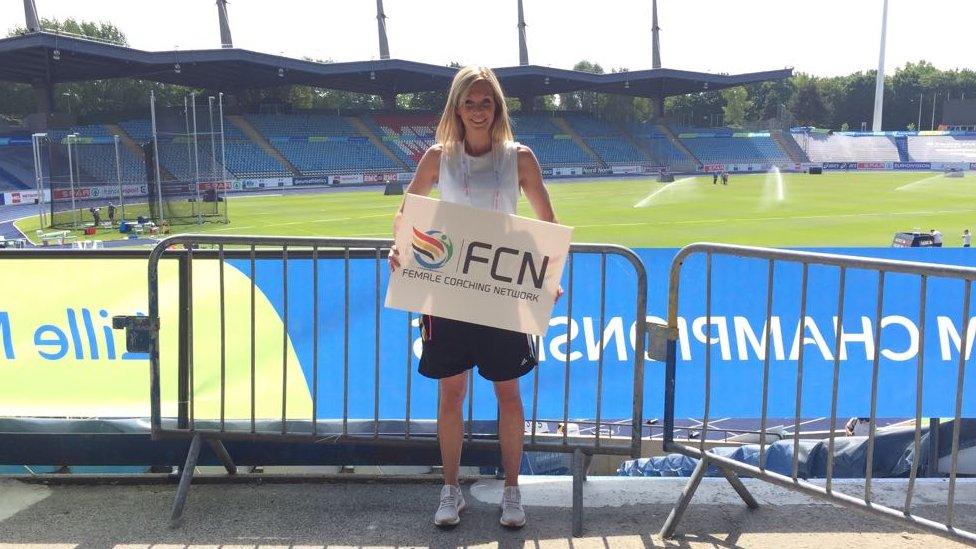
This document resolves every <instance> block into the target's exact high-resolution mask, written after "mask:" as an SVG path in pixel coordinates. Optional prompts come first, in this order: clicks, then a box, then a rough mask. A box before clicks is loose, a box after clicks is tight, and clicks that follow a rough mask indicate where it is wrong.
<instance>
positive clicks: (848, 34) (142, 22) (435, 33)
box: [0, 0, 976, 76]
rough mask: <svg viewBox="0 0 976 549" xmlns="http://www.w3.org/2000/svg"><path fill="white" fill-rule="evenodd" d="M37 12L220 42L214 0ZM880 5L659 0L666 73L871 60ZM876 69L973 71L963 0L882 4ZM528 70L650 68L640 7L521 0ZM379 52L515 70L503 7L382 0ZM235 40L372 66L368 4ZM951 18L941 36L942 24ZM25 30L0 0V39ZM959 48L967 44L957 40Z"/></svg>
mask: <svg viewBox="0 0 976 549" xmlns="http://www.w3.org/2000/svg"><path fill="white" fill-rule="evenodd" d="M35 2H36V5H37V9H38V12H39V14H40V15H41V17H57V18H60V19H63V18H66V17H74V18H76V19H85V20H95V21H111V22H112V23H114V24H115V25H116V26H118V27H119V28H120V29H121V30H122V31H123V32H124V33H125V34H126V36H127V37H128V39H129V43H130V44H131V45H132V46H133V47H136V48H139V49H144V50H169V49H174V48H178V49H184V50H185V49H206V48H215V47H219V43H220V34H219V30H218V26H217V8H216V5H215V0H158V1H157V0H35ZM882 2H883V0H803V1H800V0H658V18H659V25H660V27H661V58H662V64H663V66H664V67H666V68H674V69H683V70H694V71H706V72H725V73H732V74H736V73H743V72H752V71H762V70H771V69H780V68H784V67H793V68H794V69H795V70H797V71H800V72H806V73H810V74H815V75H823V76H832V75H842V74H850V73H852V72H856V71H866V70H873V69H875V68H877V65H878V53H879V36H880V31H881V13H882ZM889 4H890V5H889V16H888V48H887V52H886V57H885V70H886V71H887V72H891V71H893V70H894V69H895V67H898V66H902V65H904V64H905V63H906V62H909V61H918V60H920V59H925V60H927V61H929V62H931V63H933V64H934V65H935V66H936V67H939V68H941V69H955V68H970V69H973V68H976V58H974V57H973V55H972V52H973V51H974V50H973V46H972V42H971V39H970V38H966V37H965V35H966V34H968V33H969V32H970V30H971V29H970V27H971V24H972V22H973V21H976V1H974V0H924V1H923V0H890V3H889ZM524 5H525V18H526V23H527V25H528V26H527V28H526V32H527V42H528V49H529V61H530V62H531V63H532V64H536V65H548V66H552V67H556V68H563V69H570V68H572V67H573V65H574V64H575V63H576V62H578V61H580V60H582V59H586V60H589V61H593V62H597V63H600V64H601V65H602V66H603V67H604V68H605V69H608V70H609V69H610V68H627V69H630V70H639V69H646V68H650V66H651V31H650V28H651V0H588V1H587V0H524ZM384 8H385V11H386V14H387V18H388V19H387V31H388V34H389V40H390V53H391V56H392V57H394V58H398V59H408V60H411V61H421V62H426V63H432V64H439V65H446V64H448V63H450V62H452V61H457V62H460V63H463V64H477V65H486V66H490V67H503V66H511V65H517V64H518V31H517V27H516V23H517V16H516V0H384ZM228 13H229V17H230V24H231V31H232V33H233V39H234V45H235V46H236V47H239V48H244V49H250V50H255V51H261V52H266V53H273V54H284V55H287V56H289V57H306V56H307V57H312V58H316V59H329V60H332V61H361V60H368V59H374V58H378V57H379V47H378V41H377V33H376V2H375V1H374V0H229V2H228ZM954 22H958V23H960V25H959V26H957V27H955V28H953V27H954V25H955V23H954ZM23 25H24V11H23V2H22V0H0V30H9V29H12V28H14V27H16V26H23ZM966 42H969V43H968V44H966Z"/></svg>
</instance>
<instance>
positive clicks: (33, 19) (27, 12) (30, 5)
mask: <svg viewBox="0 0 976 549" xmlns="http://www.w3.org/2000/svg"><path fill="white" fill-rule="evenodd" d="M24 20H25V21H26V23H27V32H41V22H40V20H38V18H37V6H35V5H34V0H24Z"/></svg>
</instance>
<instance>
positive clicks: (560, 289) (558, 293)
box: [556, 284, 563, 303]
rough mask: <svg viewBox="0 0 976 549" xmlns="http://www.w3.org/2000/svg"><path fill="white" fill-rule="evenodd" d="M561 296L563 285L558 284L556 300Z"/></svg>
mask: <svg viewBox="0 0 976 549" xmlns="http://www.w3.org/2000/svg"><path fill="white" fill-rule="evenodd" d="M562 296H563V285H562V284H560V285H559V286H556V302H557V303H558V302H559V298H560V297H562Z"/></svg>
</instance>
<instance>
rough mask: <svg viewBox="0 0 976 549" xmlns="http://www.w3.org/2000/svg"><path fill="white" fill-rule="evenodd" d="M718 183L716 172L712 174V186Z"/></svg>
mask: <svg viewBox="0 0 976 549" xmlns="http://www.w3.org/2000/svg"><path fill="white" fill-rule="evenodd" d="M716 183H718V172H712V185H715V184H716Z"/></svg>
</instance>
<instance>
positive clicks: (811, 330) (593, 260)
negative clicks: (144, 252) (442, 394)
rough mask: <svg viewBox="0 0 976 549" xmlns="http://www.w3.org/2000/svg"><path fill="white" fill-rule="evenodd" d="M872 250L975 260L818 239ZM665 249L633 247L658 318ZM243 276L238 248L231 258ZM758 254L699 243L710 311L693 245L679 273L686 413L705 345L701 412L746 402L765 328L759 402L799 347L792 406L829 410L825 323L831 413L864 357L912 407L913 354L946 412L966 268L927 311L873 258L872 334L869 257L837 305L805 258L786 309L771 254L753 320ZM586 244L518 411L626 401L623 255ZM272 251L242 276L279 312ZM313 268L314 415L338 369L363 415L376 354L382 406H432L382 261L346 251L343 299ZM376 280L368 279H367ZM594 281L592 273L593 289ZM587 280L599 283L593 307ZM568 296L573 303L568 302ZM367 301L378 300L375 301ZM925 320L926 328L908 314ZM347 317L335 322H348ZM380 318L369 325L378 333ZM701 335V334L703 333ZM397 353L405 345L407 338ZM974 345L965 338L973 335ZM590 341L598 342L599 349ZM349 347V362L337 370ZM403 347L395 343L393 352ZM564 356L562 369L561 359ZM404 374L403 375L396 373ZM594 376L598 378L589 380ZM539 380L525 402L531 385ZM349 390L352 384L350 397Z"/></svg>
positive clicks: (728, 412)
mask: <svg viewBox="0 0 976 549" xmlns="http://www.w3.org/2000/svg"><path fill="white" fill-rule="evenodd" d="M816 251H821V252H828V253H842V254H848V255H860V256H870V257H880V258H892V259H901V260H914V261H924V262H931V263H949V264H957V265H968V266H973V265H976V255H974V254H973V252H972V251H971V250H969V249H946V248H941V249H937V248H933V249H890V248H879V249H866V248H857V249H818V250H816ZM676 252H677V250H675V249H640V250H638V254H639V255H640V257H641V259H642V260H643V262H644V264H645V266H646V269H647V272H648V281H649V289H648V318H649V320H652V321H655V322H663V321H664V318H665V317H666V315H667V309H666V307H667V292H668V271H669V268H670V265H671V261H672V259H673V257H674V255H675V253H676ZM230 264H232V265H234V266H235V267H236V268H237V269H238V270H239V271H240V272H241V273H243V274H244V275H245V276H249V273H250V270H249V269H250V266H249V263H248V262H246V261H230ZM767 268H768V263H767V262H766V261H760V260H748V259H733V258H723V257H717V256H716V257H715V258H713V265H712V269H713V271H712V272H713V281H712V311H711V317H710V321H711V322H710V323H709V325H708V326H707V325H706V323H707V322H708V319H707V317H706V311H705V280H704V272H705V269H704V258H703V257H692V258H690V259H689V260H688V261H687V262H686V263H685V266H684V270H683V271H682V272H683V274H682V277H681V293H680V295H681V299H680V306H679V319H678V324H679V332H680V341H679V343H678V346H677V347H678V348H677V355H678V356H677V394H676V410H675V411H676V414H677V415H678V416H679V417H700V416H701V415H702V408H703V398H704V395H703V380H704V364H705V356H706V353H708V352H710V353H711V367H712V384H711V385H712V388H713V393H712V397H711V413H712V416H713V417H718V416H728V417H758V416H759V414H760V409H761V408H760V406H761V395H762V372H763V357H764V349H765V342H766V339H767V335H766V332H767V331H768V339H769V347H770V349H769V351H770V363H769V372H770V375H769V411H768V413H769V415H770V416H771V417H777V416H779V417H783V416H788V417H792V415H793V411H794V406H795V395H796V387H797V370H798V368H797V363H798V359H799V358H800V356H801V354H802V356H803V379H802V390H803V401H802V415H803V416H804V417H820V416H827V415H829V414H830V404H831V387H832V380H833V372H834V350H835V346H836V344H837V341H838V338H839V342H840V353H839V364H840V368H839V372H840V374H839V391H838V413H839V415H841V416H843V417H847V416H865V415H867V412H868V410H869V405H870V394H871V373H872V371H873V368H874V361H875V358H876V357H877V360H878V371H879V383H878V394H879V395H880V398H879V399H878V415H879V416H880V417H908V416H914V413H915V380H916V372H917V370H916V368H917V365H918V359H919V355H920V353H921V354H922V356H923V358H924V375H923V378H924V391H923V394H924V398H923V414H924V415H926V416H949V415H953V414H954V406H955V397H956V390H955V388H956V383H957V379H958V368H959V365H960V347H961V342H962V336H961V333H962V329H963V328H962V326H963V322H964V317H971V316H972V312H971V311H963V310H962V301H963V298H962V296H963V290H964V283H963V282H961V281H952V280H944V279H935V278H932V279H929V280H928V281H927V291H926V301H925V316H924V318H920V317H919V310H920V283H919V279H918V277H911V276H907V275H899V274H887V275H886V276H885V277H884V287H883V307H882V314H881V317H880V339H878V340H876V338H875V333H876V330H877V328H878V322H879V319H878V318H877V317H876V310H877V295H878V275H877V274H876V273H871V272H867V271H858V270H849V271H848V272H847V273H846V283H845V299H844V303H843V315H842V318H837V316H838V314H837V310H838V289H839V269H837V268H827V267H810V269H809V273H808V297H807V303H806V314H805V315H804V318H803V319H802V320H801V318H800V295H801V291H800V287H801V280H802V269H801V267H800V266H798V265H789V264H781V265H778V266H777V268H776V270H775V282H774V287H773V291H772V296H773V299H772V309H771V310H772V314H771V320H770V322H769V325H768V326H766V306H767V304H766V295H767V287H766V277H767ZM601 271H602V269H601V264H600V259H599V256H596V255H594V256H588V255H576V256H575V259H574V261H573V265H572V269H570V268H569V266H567V269H566V272H565V273H564V278H563V283H562V284H563V286H564V287H565V288H567V289H568V288H570V283H569V282H570V281H569V277H570V273H572V282H573V284H572V292H567V294H566V295H565V296H564V297H563V298H562V299H561V300H560V301H559V302H558V303H557V305H556V308H555V310H554V312H553V317H552V320H551V321H550V324H549V326H550V328H549V331H548V332H547V334H546V336H545V337H543V338H542V339H541V342H540V343H541V345H540V349H539V350H540V355H541V356H540V367H539V368H538V369H537V373H535V372H534V373H532V374H530V375H528V376H525V377H524V378H523V379H522V391H523V396H524V398H525V403H526V407H527V414H528V413H530V412H531V409H532V406H535V407H536V409H537V416H538V417H539V418H561V417H562V415H563V396H564V394H565V393H566V392H567V391H568V394H569V399H568V402H569V416H570V417H571V418H577V419H581V418H593V417H595V416H596V402H597V387H598V385H599V387H600V388H601V394H600V399H599V400H600V402H601V405H602V413H601V416H602V418H604V419H605V420H611V419H614V418H627V417H630V414H631V407H632V402H633V360H634V342H635V337H636V334H635V328H634V321H635V305H634V300H635V297H636V291H637V290H636V279H635V274H634V272H633V268H632V267H631V266H630V264H629V263H628V262H627V261H626V260H624V259H623V258H622V257H617V256H612V255H611V256H608V257H607V261H606V266H605V277H602V276H601ZM281 273H282V268H281V262H280V261H278V260H259V261H257V267H256V277H255V278H256V283H257V286H258V288H259V289H260V290H261V291H262V292H263V294H264V295H265V296H266V297H267V299H268V300H269V302H270V303H271V304H272V306H273V307H274V309H275V310H276V311H277V312H278V314H279V315H280V316H281V317H282V318H284V306H283V305H284V293H283V292H284V287H283V285H282V278H281V276H282V275H281ZM318 276H319V304H318V307H319V309H318V310H319V333H318V349H319V352H318V357H317V363H318V368H319V371H318V375H317V379H318V387H313V386H312V385H313V384H312V380H313V377H315V376H313V368H312V365H313V363H314V362H316V361H315V360H314V358H313V345H314V338H313V333H312V330H313V323H312V321H311V318H312V311H313V302H312V300H311V299H310V296H311V295H312V265H311V262H310V261H308V260H291V261H289V266H288V319H287V327H288V335H289V339H290V341H291V344H292V345H293V347H294V349H295V353H296V356H297V359H298V361H299V363H300V366H301V370H302V371H303V372H304V374H305V381H306V383H307V384H308V387H309V392H310V393H311V394H314V395H317V397H318V398H317V410H318V415H319V417H320V418H328V417H341V415H342V409H341V407H342V402H343V398H342V391H343V379H344V376H348V382H349V387H350V391H351V393H350V394H352V395H354V398H352V399H351V401H350V409H349V415H350V417H368V418H371V417H373V410H374V405H376V404H377V403H376V402H375V398H374V393H375V392H376V388H377V379H376V376H375V365H376V364H379V371H380V373H379V376H378V384H379V386H378V388H379V391H378V393H379V395H380V398H379V402H378V407H379V410H380V417H382V418H402V417H403V416H404V410H405V406H406V392H407V387H408V386H409V387H410V393H411V398H410V403H411V409H410V414H411V417H412V418H418V419H420V418H434V417H436V405H437V392H436V383H435V382H434V381H433V380H429V379H426V378H423V377H421V376H420V375H419V374H417V372H416V367H417V360H418V358H419V356H420V351H421V341H420V332H419V328H418V326H419V321H418V319H417V317H416V315H413V318H412V321H410V322H408V315H407V314H405V313H403V312H400V311H393V310H388V309H384V308H383V307H382V300H383V294H384V293H385V287H386V281H387V279H388V272H387V268H386V264H385V262H382V261H380V262H378V261H376V260H373V259H369V260H352V261H351V262H350V267H349V273H348V280H349V285H350V294H349V296H350V297H349V306H348V311H349V312H348V313H347V312H346V311H347V307H346V304H345V294H344V292H343V288H344V285H345V280H346V279H347V278H346V277H347V273H346V272H345V271H344V267H343V262H341V261H331V260H322V261H320V263H319V267H318ZM377 279H379V281H380V284H379V285H378V286H377V284H376V281H377ZM601 288H602V289H601ZM601 295H602V296H603V297H604V298H605V301H604V305H603V307H602V309H601ZM570 308H571V314H570ZM377 311H378V314H377ZM923 323H924V340H923V338H922V337H921V326H922V324H923ZM347 325H348V329H347V328H346V326H347ZM377 326H378V327H379V334H380V337H379V339H378V340H377V338H376V328H377ZM974 336H976V322H970V323H969V340H970V341H973V339H974ZM706 341H711V345H710V346H709V345H706ZM408 346H409V348H410V349H411V351H412V352H411V353H407V352H406V351H407V348H408ZM971 348H972V345H970V348H969V349H968V350H967V351H971ZM601 351H602V352H601ZM346 356H348V364H349V365H350V366H349V370H348V372H346V371H344V363H345V360H344V359H345V357H346ZM406 357H409V359H407V358H406ZM970 357H971V352H967V353H966V357H965V359H964V360H963V363H964V364H965V368H966V372H965V374H966V378H968V379H969V380H973V379H974V378H973V375H974V374H976V371H974V367H973V365H972V360H970ZM567 370H568V372H569V375H568V379H569V382H568V384H567V383H566V377H567V376H566V372H567ZM408 378H409V382H408ZM598 378H601V379H600V380H599V382H598ZM644 379H645V384H644V411H643V414H644V417H645V418H652V417H661V416H662V415H663V410H664V408H663V397H664V364H663V363H660V362H655V361H650V360H649V361H647V362H646V371H645V378H644ZM536 383H538V399H537V401H536V402H535V404H533V400H532V398H531V397H532V389H533V386H534V384H536ZM973 387H974V383H973V382H972V381H970V382H969V383H968V384H966V386H965V389H964V399H963V402H964V404H963V414H964V415H967V416H973V415H976V389H974V388H973ZM356 395H359V397H358V398H357V397H356ZM495 411H496V403H495V400H494V395H493V392H492V388H491V385H490V383H489V382H487V381H485V380H484V379H481V378H480V377H478V376H476V382H475V388H474V416H475V418H476V419H491V418H494V417H495Z"/></svg>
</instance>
